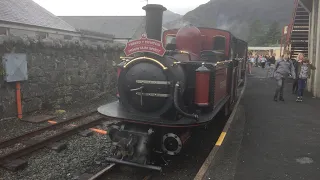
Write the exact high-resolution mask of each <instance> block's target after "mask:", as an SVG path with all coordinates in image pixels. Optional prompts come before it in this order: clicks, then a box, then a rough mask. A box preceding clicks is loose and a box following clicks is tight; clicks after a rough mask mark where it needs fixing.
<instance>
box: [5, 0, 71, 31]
mask: <svg viewBox="0 0 320 180" xmlns="http://www.w3.org/2000/svg"><path fill="white" fill-rule="evenodd" d="M0 21H6V22H14V23H20V24H26V25H33V26H40V27H47V28H51V29H58V30H65V31H74V32H75V31H76V30H75V28H74V27H72V26H71V25H70V24H68V23H66V22H65V21H63V20H62V19H60V18H59V17H57V16H55V15H54V14H52V13H50V12H49V11H47V10H46V9H44V8H43V7H41V6H40V5H38V4H37V3H35V2H34V1H32V0H0Z"/></svg>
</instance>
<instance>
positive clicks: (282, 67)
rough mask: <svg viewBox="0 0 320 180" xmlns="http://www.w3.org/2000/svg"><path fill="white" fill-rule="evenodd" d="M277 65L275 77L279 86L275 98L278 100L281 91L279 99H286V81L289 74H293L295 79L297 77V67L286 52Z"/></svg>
mask: <svg viewBox="0 0 320 180" xmlns="http://www.w3.org/2000/svg"><path fill="white" fill-rule="evenodd" d="M275 66H276V68H275V71H274V78H275V79H276V81H277V88H276V92H275V95H274V98H273V100H274V101H278V96H279V93H280V97H279V100H280V101H284V99H283V88H284V81H285V79H286V78H287V77H288V76H289V74H291V75H292V77H293V79H296V73H295V69H294V67H293V64H292V62H291V61H290V59H289V55H288V54H285V55H284V57H283V58H281V60H279V61H278V62H277V63H276V65H275Z"/></svg>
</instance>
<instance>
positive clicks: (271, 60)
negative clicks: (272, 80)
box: [269, 54, 276, 64]
mask: <svg viewBox="0 0 320 180" xmlns="http://www.w3.org/2000/svg"><path fill="white" fill-rule="evenodd" d="M274 56H275V55H274V54H273V55H272V56H271V58H270V60H269V61H270V64H275V63H276V58H275V57H274Z"/></svg>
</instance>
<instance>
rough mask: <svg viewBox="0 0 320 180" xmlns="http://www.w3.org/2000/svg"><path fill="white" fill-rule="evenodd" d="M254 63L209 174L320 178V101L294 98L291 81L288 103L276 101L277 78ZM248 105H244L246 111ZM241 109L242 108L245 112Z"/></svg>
mask: <svg viewBox="0 0 320 180" xmlns="http://www.w3.org/2000/svg"><path fill="white" fill-rule="evenodd" d="M265 75H266V70H263V69H261V68H254V70H253V75H248V84H247V88H246V90H245V94H244V97H243V100H242V101H241V102H240V105H239V109H240V111H244V113H242V115H240V116H238V120H236V121H235V122H234V123H233V125H232V127H231V128H230V132H228V134H229V137H226V139H225V141H224V142H223V144H222V146H221V147H220V149H219V150H218V152H217V154H216V157H217V158H215V160H214V162H213V163H212V164H211V165H210V167H209V169H208V171H207V172H206V174H205V176H204V179H219V180H224V179H235V180H303V179H305V180H317V179H320V100H319V99H314V98H312V96H311V94H310V93H306V95H305V97H304V102H302V103H297V102H295V99H296V96H295V95H292V94H291V88H292V83H291V82H290V81H291V80H288V81H287V82H286V86H285V90H284V91H285V92H284V99H285V102H274V101H273V95H274V91H275V88H276V83H275V80H273V79H270V78H265V77H266V76H265ZM241 109H243V110H241ZM240 114H241V113H240Z"/></svg>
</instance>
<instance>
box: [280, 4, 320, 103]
mask: <svg viewBox="0 0 320 180" xmlns="http://www.w3.org/2000/svg"><path fill="white" fill-rule="evenodd" d="M281 41H282V46H281V52H283V51H284V50H289V51H291V58H295V57H296V56H297V55H298V53H304V54H305V56H307V57H308V58H309V59H310V61H311V63H312V64H314V65H315V66H316V68H317V69H316V70H315V71H314V72H313V73H312V75H311V78H310V79H309V81H308V90H309V91H310V92H312V94H313V96H315V97H320V2H319V0H295V6H294V10H293V14H292V19H291V22H290V24H289V25H288V26H286V27H285V28H284V30H283V36H282V39H281Z"/></svg>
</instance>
